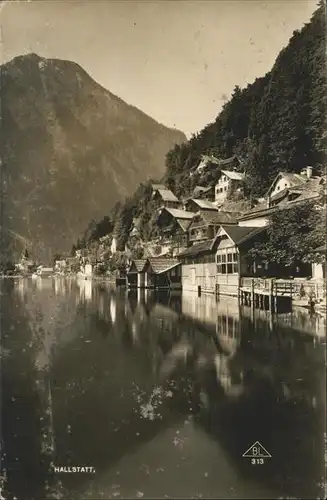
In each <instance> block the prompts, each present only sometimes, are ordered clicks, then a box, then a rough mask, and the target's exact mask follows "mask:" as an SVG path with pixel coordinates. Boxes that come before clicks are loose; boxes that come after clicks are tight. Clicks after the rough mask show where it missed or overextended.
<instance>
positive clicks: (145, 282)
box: [127, 257, 182, 290]
mask: <svg viewBox="0 0 327 500" xmlns="http://www.w3.org/2000/svg"><path fill="white" fill-rule="evenodd" d="M127 283H128V287H129V288H152V289H155V290H167V289H169V290H180V289H181V286H182V285H181V263H180V262H179V261H178V260H177V259H171V258H165V257H149V258H148V259H137V260H134V261H133V262H132V263H131V265H130V268H129V270H128V272H127Z"/></svg>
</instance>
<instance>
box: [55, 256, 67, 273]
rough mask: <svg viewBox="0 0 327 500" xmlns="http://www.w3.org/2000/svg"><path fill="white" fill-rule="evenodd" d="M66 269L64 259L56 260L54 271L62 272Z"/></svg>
mask: <svg viewBox="0 0 327 500" xmlns="http://www.w3.org/2000/svg"><path fill="white" fill-rule="evenodd" d="M66 267H67V261H66V259H58V260H56V261H55V265H54V270H55V271H56V272H64V271H65V270H66Z"/></svg>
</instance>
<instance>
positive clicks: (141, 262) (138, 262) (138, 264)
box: [128, 259, 146, 273]
mask: <svg viewBox="0 0 327 500" xmlns="http://www.w3.org/2000/svg"><path fill="white" fill-rule="evenodd" d="M145 263H146V259H135V260H133V261H132V263H131V265H130V267H129V270H128V273H130V272H131V271H132V269H133V267H134V268H135V272H138V273H141V272H142V271H143V269H144V266H145Z"/></svg>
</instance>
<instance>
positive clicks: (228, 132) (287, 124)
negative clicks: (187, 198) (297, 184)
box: [165, 3, 327, 195]
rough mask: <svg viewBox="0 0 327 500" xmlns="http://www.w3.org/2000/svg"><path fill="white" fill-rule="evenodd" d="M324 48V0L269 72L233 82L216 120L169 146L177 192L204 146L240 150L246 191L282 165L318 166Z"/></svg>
mask: <svg viewBox="0 0 327 500" xmlns="http://www.w3.org/2000/svg"><path fill="white" fill-rule="evenodd" d="M325 47H326V35H325V8H324V5H323V3H321V5H320V7H319V8H318V9H317V11H316V12H315V13H314V15H313V17H312V19H311V21H310V22H309V23H307V24H306V25H305V26H304V27H303V28H302V30H301V31H295V32H294V33H293V36H292V38H291V39H290V42H289V44H288V46H287V47H286V48H284V49H283V50H282V51H281V52H280V54H279V55H278V57H277V59H276V62H275V64H274V66H273V68H272V70H271V71H270V72H269V73H267V74H266V75H265V76H264V77H262V78H257V79H256V80H255V82H254V83H252V84H250V85H248V86H247V87H246V88H244V89H240V88H239V87H235V89H234V92H233V95H232V97H231V99H230V100H229V101H228V102H227V103H226V104H225V105H224V107H223V109H222V111H221V113H220V114H219V115H218V116H217V118H216V121H215V122H214V123H211V124H209V125H208V126H207V127H205V128H204V129H203V130H202V131H201V132H200V133H199V134H196V135H194V136H193V137H192V138H191V139H190V141H188V142H187V143H184V144H182V145H178V146H176V147H175V148H174V149H173V150H171V151H170V152H169V153H168V155H167V162H166V164H167V172H166V175H165V180H166V182H168V184H169V186H170V187H171V188H172V189H173V190H174V191H175V192H176V194H177V195H181V194H183V190H184V189H185V186H187V188H188V189H191V188H192V187H194V185H195V184H197V183H199V180H200V179H198V178H197V177H196V176H192V177H190V175H189V174H190V171H192V169H194V168H195V167H196V165H197V163H198V160H199V155H200V154H201V153H209V152H212V153H213V154H214V155H215V156H217V157H218V158H228V157H230V156H232V155H234V154H236V155H238V156H239V158H240V159H241V160H242V162H243V164H244V170H245V172H246V177H247V183H248V192H249V193H250V194H254V195H262V194H264V192H265V190H266V189H267V187H268V185H269V183H270V182H271V180H272V179H273V177H274V176H275V175H276V173H277V172H278V171H279V170H282V169H284V170H287V171H290V172H300V170H301V169H302V168H303V167H305V166H307V165H311V166H313V167H314V168H315V169H316V171H317V170H318V171H319V170H321V169H322V166H323V151H324V148H325V146H324V141H325V140H326V137H325V136H324V134H323V132H324V129H325V117H326V110H327V93H326V71H325ZM216 175H219V174H218V172H217V173H216ZM204 180H205V182H207V181H208V180H210V179H204ZM212 180H213V181H215V178H213V179H212ZM200 181H201V180H200Z"/></svg>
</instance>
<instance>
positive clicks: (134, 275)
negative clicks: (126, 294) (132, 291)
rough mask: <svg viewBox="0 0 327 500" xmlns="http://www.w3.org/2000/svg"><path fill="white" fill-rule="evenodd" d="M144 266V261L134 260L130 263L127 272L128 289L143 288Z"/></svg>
mask: <svg viewBox="0 0 327 500" xmlns="http://www.w3.org/2000/svg"><path fill="white" fill-rule="evenodd" d="M145 264H146V259H136V260H133V261H132V263H131V265H130V267H129V269H128V271H127V286H128V288H144V287H145V272H144V267H145Z"/></svg>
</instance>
